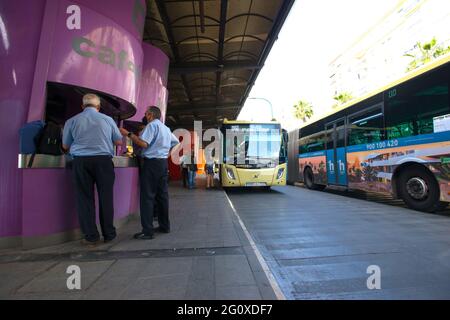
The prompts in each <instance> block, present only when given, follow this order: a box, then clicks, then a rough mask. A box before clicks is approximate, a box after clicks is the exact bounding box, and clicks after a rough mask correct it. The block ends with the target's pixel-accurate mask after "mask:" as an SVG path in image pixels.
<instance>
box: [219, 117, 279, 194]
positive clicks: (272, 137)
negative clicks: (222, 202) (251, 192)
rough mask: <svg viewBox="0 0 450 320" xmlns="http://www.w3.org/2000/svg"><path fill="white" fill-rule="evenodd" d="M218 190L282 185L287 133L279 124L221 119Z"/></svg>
mask: <svg viewBox="0 0 450 320" xmlns="http://www.w3.org/2000/svg"><path fill="white" fill-rule="evenodd" d="M220 130H221V132H222V138H223V152H222V158H223V159H222V160H223V161H222V164H221V165H220V167H219V176H220V182H221V185H222V187H224V188H228V187H266V188H270V187H271V186H284V185H286V174H287V172H286V171H287V168H286V161H287V132H286V131H285V130H283V129H282V128H281V125H280V123H277V122H267V123H259V122H258V123H256V122H251V121H228V120H224V122H223V124H222V126H221V128H220Z"/></svg>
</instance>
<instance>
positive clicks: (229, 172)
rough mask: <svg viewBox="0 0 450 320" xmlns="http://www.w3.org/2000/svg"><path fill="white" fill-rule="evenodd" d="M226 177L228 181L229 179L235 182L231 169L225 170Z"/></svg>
mask: <svg viewBox="0 0 450 320" xmlns="http://www.w3.org/2000/svg"><path fill="white" fill-rule="evenodd" d="M227 176H228V179H230V180H236V177H235V176H234V172H233V169H231V168H227Z"/></svg>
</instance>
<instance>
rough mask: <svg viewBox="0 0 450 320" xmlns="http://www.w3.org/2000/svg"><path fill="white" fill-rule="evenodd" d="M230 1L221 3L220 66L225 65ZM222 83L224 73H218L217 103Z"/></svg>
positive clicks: (218, 56)
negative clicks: (226, 31) (226, 29)
mask: <svg viewBox="0 0 450 320" xmlns="http://www.w3.org/2000/svg"><path fill="white" fill-rule="evenodd" d="M227 9H228V0H221V1H220V30H219V49H218V53H217V61H218V64H219V65H220V66H222V65H223V47H224V43H225V28H226V25H227ZM221 81H222V71H217V72H216V103H219V101H220V84H221Z"/></svg>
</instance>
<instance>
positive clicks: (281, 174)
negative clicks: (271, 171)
mask: <svg viewBox="0 0 450 320" xmlns="http://www.w3.org/2000/svg"><path fill="white" fill-rule="evenodd" d="M283 173H284V168H280V169H278V173H277V180H280V179H281V177H283Z"/></svg>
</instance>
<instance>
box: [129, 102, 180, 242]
mask: <svg viewBox="0 0 450 320" xmlns="http://www.w3.org/2000/svg"><path fill="white" fill-rule="evenodd" d="M145 117H146V118H147V121H148V124H147V126H146V127H145V129H144V131H143V132H142V133H141V136H140V137H138V136H136V135H134V134H133V133H131V132H128V131H127V130H125V129H122V128H121V129H120V132H121V133H122V134H123V135H124V136H128V137H129V138H130V139H131V140H132V141H133V142H134V143H135V144H136V145H138V146H139V147H141V148H142V152H141V156H142V157H143V158H144V160H143V166H142V168H141V173H140V185H141V194H140V207H141V224H142V232H139V233H136V234H135V235H134V238H135V239H140V240H147V239H153V234H154V230H153V216H154V215H155V216H157V217H158V223H159V228H158V229H157V231H159V232H163V233H169V232H170V221H169V192H168V160H167V159H168V157H169V153H170V150H171V149H172V148H173V147H175V146H176V145H178V144H179V141H178V139H177V138H176V137H175V136H174V135H173V134H172V132H171V131H170V129H169V128H168V127H167V126H165V125H164V124H163V123H162V122H161V121H160V119H161V111H160V110H159V108H158V107H155V106H152V107H150V108H149V109H148V111H147V112H146V113H145Z"/></svg>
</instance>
